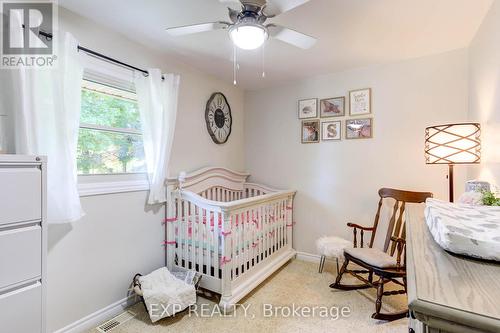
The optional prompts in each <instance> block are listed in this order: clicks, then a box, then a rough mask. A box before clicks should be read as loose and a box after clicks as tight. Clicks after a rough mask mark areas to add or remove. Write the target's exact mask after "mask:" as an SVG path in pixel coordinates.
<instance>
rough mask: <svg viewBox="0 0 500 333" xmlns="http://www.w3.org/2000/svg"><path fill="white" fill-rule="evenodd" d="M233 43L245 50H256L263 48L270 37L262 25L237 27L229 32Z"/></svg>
mask: <svg viewBox="0 0 500 333" xmlns="http://www.w3.org/2000/svg"><path fill="white" fill-rule="evenodd" d="M229 36H231V40H232V41H233V43H234V44H235V45H236V46H237V47H239V48H240V49H243V50H254V49H257V48H259V47H261V46H262V44H264V42H265V41H266V39H267V37H268V35H267V31H266V29H265V28H264V27H262V26H260V25H237V26H234V27H233V28H232V29H231V31H230V32H229Z"/></svg>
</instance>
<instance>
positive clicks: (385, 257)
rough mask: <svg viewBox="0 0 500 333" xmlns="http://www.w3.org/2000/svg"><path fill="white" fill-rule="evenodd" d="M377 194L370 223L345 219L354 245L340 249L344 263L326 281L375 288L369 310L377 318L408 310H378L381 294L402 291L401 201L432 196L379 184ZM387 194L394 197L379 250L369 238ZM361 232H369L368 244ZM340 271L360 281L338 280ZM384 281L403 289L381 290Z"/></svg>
mask: <svg viewBox="0 0 500 333" xmlns="http://www.w3.org/2000/svg"><path fill="white" fill-rule="evenodd" d="M378 194H379V196H380V200H379V203H378V209H377V214H376V216H375V222H374V224H373V226H372V227H363V226H360V225H357V224H354V223H347V226H348V227H350V228H353V233H354V248H348V249H345V250H344V257H345V261H344V264H343V265H342V267H341V268H340V271H339V273H338V275H337V279H336V280H335V282H334V283H332V284H331V285H330V287H331V288H335V289H341V290H355V289H366V288H376V289H377V301H376V303H375V313H374V314H372V318H374V319H381V320H396V319H399V318H403V317H406V316H407V314H408V310H404V311H400V312H396V313H381V312H380V310H381V308H382V297H383V296H391V295H398V294H405V293H406V258H405V247H406V241H405V238H406V230H405V221H404V211H405V205H406V204H407V203H422V202H425V200H426V199H427V198H432V193H428V192H409V191H401V190H395V189H390V188H382V189H380V190H379V191H378ZM388 198H391V199H394V200H396V203H395V204H394V208H393V211H392V214H391V218H390V220H389V224H388V229H387V234H386V238H385V242H384V250H383V251H382V250H379V249H376V248H373V242H374V240H375V234H376V232H377V226H378V224H379V219H380V211H381V208H382V204H383V201H384V199H388ZM358 229H359V230H360V244H359V245H360V247H358V242H357V231H358ZM365 232H371V238H370V243H369V244H368V247H363V246H364V239H363V238H364V233H365ZM401 259H403V263H402V262H401ZM350 262H352V263H355V264H357V265H358V266H361V267H362V268H363V269H357V270H356V269H348V268H347V266H348V265H349V263H350ZM344 273H348V274H351V275H352V276H354V277H356V278H357V279H359V280H360V281H362V282H363V283H362V284H357V285H345V284H341V283H340V281H341V279H342V275H343V274H344ZM361 274H367V276H366V277H365V276H362V275H361ZM373 275H375V276H376V277H377V279H376V280H375V281H374V279H373ZM401 280H402V281H401ZM388 282H393V283H396V284H398V285H400V286H401V287H403V289H400V290H393V291H384V285H385V284H387V283H388Z"/></svg>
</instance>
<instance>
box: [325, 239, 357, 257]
mask: <svg viewBox="0 0 500 333" xmlns="http://www.w3.org/2000/svg"><path fill="white" fill-rule="evenodd" d="M316 247H317V249H318V253H319V254H321V255H323V256H326V257H334V258H342V257H343V256H344V249H345V248H348V247H352V243H351V242H349V241H348V240H345V239H343V238H340V237H321V238H319V239H318V240H317V241H316Z"/></svg>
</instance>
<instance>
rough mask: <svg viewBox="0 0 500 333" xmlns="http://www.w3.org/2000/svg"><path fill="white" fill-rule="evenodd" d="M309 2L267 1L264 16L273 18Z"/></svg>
mask: <svg viewBox="0 0 500 333" xmlns="http://www.w3.org/2000/svg"><path fill="white" fill-rule="evenodd" d="M306 2H309V0H267V5H266V7H265V8H264V15H266V16H267V17H274V16H277V15H279V14H281V13H284V12H287V11H289V10H292V9H294V8H295V7H298V6H301V5H303V4H305V3H306Z"/></svg>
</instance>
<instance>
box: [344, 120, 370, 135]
mask: <svg viewBox="0 0 500 333" xmlns="http://www.w3.org/2000/svg"><path fill="white" fill-rule="evenodd" d="M372 137H373V119H372V118H364V119H347V120H346V121H345V138H346V139H369V138H372Z"/></svg>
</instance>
